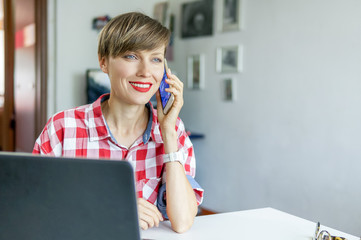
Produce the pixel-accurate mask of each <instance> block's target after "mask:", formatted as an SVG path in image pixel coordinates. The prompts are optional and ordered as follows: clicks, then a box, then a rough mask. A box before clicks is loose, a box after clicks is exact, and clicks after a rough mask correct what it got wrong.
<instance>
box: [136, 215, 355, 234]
mask: <svg viewBox="0 0 361 240" xmlns="http://www.w3.org/2000/svg"><path fill="white" fill-rule="evenodd" d="M321 224H322V222H321ZM323 229H325V230H328V231H329V233H330V234H331V235H334V236H342V237H346V238H347V240H360V238H358V237H355V236H351V235H349V234H345V233H343V232H340V231H337V230H334V229H331V228H327V227H324V226H322V225H321V230H323ZM315 230H316V223H314V222H311V221H308V220H305V219H302V218H299V217H296V216H293V215H290V214H287V213H284V212H281V211H278V210H276V209H273V208H262V209H255V210H247V211H239V212H230V213H222V214H215V215H208V216H200V217H196V218H195V220H194V224H193V226H192V228H191V229H190V230H188V231H187V232H185V233H183V234H177V233H175V232H173V230H172V229H171V227H170V222H169V221H165V222H162V223H161V224H160V225H159V227H158V228H151V229H148V230H145V231H141V236H142V238H144V239H157V240H158V239H167V240H172V239H192V240H201V239H207V240H209V239H227V240H228V239H246V240H248V239H249V240H253V239H255V240H257V239H262V240H264V239H267V240H273V239H274V240H301V239H302V240H311V239H312V237H313V236H314V234H315Z"/></svg>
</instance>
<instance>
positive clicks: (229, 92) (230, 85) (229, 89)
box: [222, 78, 237, 102]
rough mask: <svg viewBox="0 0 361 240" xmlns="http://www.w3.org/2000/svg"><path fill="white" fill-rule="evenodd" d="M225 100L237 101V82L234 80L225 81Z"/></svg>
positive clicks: (226, 79)
mask: <svg viewBox="0 0 361 240" xmlns="http://www.w3.org/2000/svg"><path fill="white" fill-rule="evenodd" d="M222 84H223V87H222V90H223V100H224V101H226V102H234V101H236V99H237V91H236V89H237V88H236V81H235V79H234V78H225V79H223V82H222Z"/></svg>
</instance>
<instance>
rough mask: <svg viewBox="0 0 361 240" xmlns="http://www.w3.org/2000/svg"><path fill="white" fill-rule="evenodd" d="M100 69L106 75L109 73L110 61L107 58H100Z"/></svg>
mask: <svg viewBox="0 0 361 240" xmlns="http://www.w3.org/2000/svg"><path fill="white" fill-rule="evenodd" d="M98 60H99V67H100V69H101V70H102V71H103V72H104V73H108V61H107V59H106V58H105V57H101V56H98Z"/></svg>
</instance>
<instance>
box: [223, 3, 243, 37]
mask: <svg viewBox="0 0 361 240" xmlns="http://www.w3.org/2000/svg"><path fill="white" fill-rule="evenodd" d="M222 4H223V6H222V9H223V14H222V30H223V31H224V32H226V31H236V30H240V29H241V24H242V19H241V17H242V16H241V10H242V9H241V4H242V0H222Z"/></svg>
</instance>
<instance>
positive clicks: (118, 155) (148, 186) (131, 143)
mask: <svg viewBox="0 0 361 240" xmlns="http://www.w3.org/2000/svg"><path fill="white" fill-rule="evenodd" d="M169 37H170V32H169V30H168V29H167V28H165V27H163V26H162V25H161V24H160V23H159V22H157V21H156V20H154V19H152V18H150V17H148V16H145V15H143V14H141V13H135V12H132V13H126V14H123V15H119V16H117V17H115V18H114V19H112V20H111V21H110V22H109V23H108V24H107V25H106V26H105V27H104V28H103V29H102V31H101V33H100V37H99V44H98V58H99V65H100V68H101V69H102V71H103V72H104V73H107V74H108V75H109V78H110V83H111V91H110V94H105V95H102V96H101V97H99V99H98V100H96V101H95V102H94V103H92V104H89V105H85V106H80V107H77V108H74V109H70V110H66V111H63V112H60V113H57V114H55V115H54V116H53V117H52V118H51V119H50V120H49V121H48V123H47V124H46V126H45V128H44V130H43V131H42V133H41V134H40V136H39V138H38V139H37V140H36V143H35V146H34V151H33V153H36V154H47V155H55V156H69V157H88V158H110V159H118V160H121V159H123V160H125V161H129V162H130V163H131V164H132V165H133V168H134V171H135V178H136V191H137V195H138V215H139V223H140V226H141V228H142V229H147V228H149V227H153V226H158V224H159V222H160V221H163V217H166V218H168V217H169V220H170V222H171V224H172V228H173V230H174V231H176V232H179V233H181V232H185V231H187V230H188V229H189V228H190V227H191V225H192V223H193V220H194V217H195V215H196V213H197V206H198V205H199V204H200V203H201V201H202V198H203V189H201V188H200V187H199V185H198V184H197V183H196V182H195V180H194V176H195V158H194V152H193V146H192V143H191V142H190V140H189V137H188V136H187V134H186V132H185V128H184V125H183V122H182V121H181V120H180V118H179V117H178V115H179V112H180V110H181V108H182V106H183V83H182V82H181V81H180V80H179V79H178V78H177V76H175V75H173V74H172V73H171V72H170V70H168V69H167V76H168V79H167V80H166V82H167V83H168V84H169V86H170V87H169V88H168V89H167V90H166V91H167V92H170V93H172V94H173V95H174V103H173V105H172V107H171V109H170V110H169V112H168V113H167V114H166V115H165V114H163V111H162V107H161V103H160V96H159V92H158V91H157V90H158V88H159V85H160V82H161V79H162V76H163V73H164V61H165V58H164V55H165V49H166V46H167V45H168V42H169ZM154 94H156V97H157V104H158V106H159V107H158V109H157V110H155V109H153V106H152V104H151V103H150V102H149V100H150V98H151V97H152V96H153V95H154ZM162 183H163V184H162ZM165 193H166V194H165Z"/></svg>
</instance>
